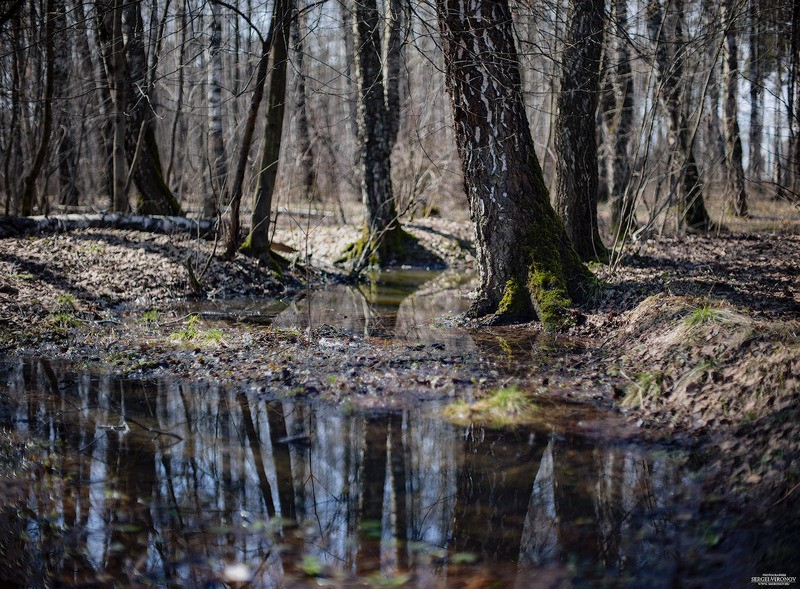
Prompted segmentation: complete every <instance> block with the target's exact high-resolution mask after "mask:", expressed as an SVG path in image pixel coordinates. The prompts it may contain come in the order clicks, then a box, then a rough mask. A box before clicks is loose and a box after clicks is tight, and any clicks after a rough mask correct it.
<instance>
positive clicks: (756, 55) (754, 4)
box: [748, 0, 766, 182]
mask: <svg viewBox="0 0 800 589" xmlns="http://www.w3.org/2000/svg"><path fill="white" fill-rule="evenodd" d="M760 12H761V11H760V4H759V0H750V39H749V40H750V62H749V64H750V65H749V73H748V77H749V78H750V105H751V108H750V136H749V143H750V149H749V152H748V153H749V156H750V158H749V163H748V168H749V172H750V179H751V181H753V182H760V181H761V180H762V176H763V174H764V154H763V152H762V149H763V148H762V137H763V133H764V115H763V113H762V110H763V108H764V80H765V78H766V76H765V74H764V68H765V64H764V55H763V51H762V44H763V42H764V41H763V40H762V35H763V29H764V25H763V23H762V22H761V13H760Z"/></svg>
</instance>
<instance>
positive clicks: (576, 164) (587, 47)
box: [555, 0, 608, 260]
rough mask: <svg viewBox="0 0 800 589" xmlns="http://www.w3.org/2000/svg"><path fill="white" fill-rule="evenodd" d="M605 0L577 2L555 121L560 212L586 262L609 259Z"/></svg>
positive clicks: (573, 5) (574, 0) (572, 6)
mask: <svg viewBox="0 0 800 589" xmlns="http://www.w3.org/2000/svg"><path fill="white" fill-rule="evenodd" d="M604 4H605V0H572V2H571V3H570V21H569V27H568V32H567V38H566V41H565V43H566V46H565V49H564V55H563V56H562V72H561V85H560V91H559V93H558V118H557V120H556V138H555V145H556V153H557V155H558V157H557V158H556V174H557V183H556V210H557V211H558V214H559V215H560V216H561V219H562V220H563V221H564V225H565V227H566V229H567V234H568V235H569V237H570V239H571V240H572V243H573V245H574V246H575V251H576V252H577V253H578V255H579V256H580V257H581V259H583V260H605V259H606V258H607V257H608V253H607V251H606V248H605V246H604V245H603V242H602V240H601V239H600V233H599V232H598V228H597V199H598V196H597V193H598V167H597V123H596V121H597V117H596V115H597V104H598V101H599V97H600V56H601V53H602V48H603V35H604V32H605V30H604V29H605V6H604Z"/></svg>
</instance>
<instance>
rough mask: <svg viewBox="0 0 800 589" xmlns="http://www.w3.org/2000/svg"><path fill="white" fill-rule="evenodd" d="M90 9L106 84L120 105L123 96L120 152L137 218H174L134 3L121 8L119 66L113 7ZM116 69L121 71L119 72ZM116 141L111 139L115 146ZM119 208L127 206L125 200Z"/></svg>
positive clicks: (102, 3) (101, 2) (99, 1)
mask: <svg viewBox="0 0 800 589" xmlns="http://www.w3.org/2000/svg"><path fill="white" fill-rule="evenodd" d="M95 10H96V13H97V18H98V39H99V42H100V48H101V55H102V56H103V60H104V62H105V64H106V66H105V67H106V75H107V78H108V81H109V83H110V84H112V85H113V86H112V91H113V93H114V95H115V96H116V97H117V100H120V101H121V98H122V97H123V96H124V105H125V122H126V125H125V138H124V148H125V156H126V159H127V163H128V165H129V166H131V167H132V177H133V181H134V183H135V184H136V188H137V189H138V191H139V200H138V207H137V208H138V209H139V212H140V213H143V214H155V215H158V214H163V215H170V214H179V213H180V205H179V204H178V201H177V200H176V198H175V196H174V195H173V194H172V192H171V191H170V189H169V187H168V186H167V185H166V182H165V181H164V176H163V173H162V170H161V159H160V156H159V153H158V145H157V143H156V136H155V125H154V115H153V106H152V104H151V102H150V89H151V86H152V83H151V80H149V79H148V75H147V69H148V68H147V56H146V54H145V46H144V27H143V23H142V15H141V6H140V0H135V1H133V2H126V3H124V4H123V5H122V25H121V31H120V32H121V35H122V37H121V38H122V43H123V51H124V60H122V61H123V63H121V64H120V63H118V62H119V59H118V56H115V52H114V47H115V46H116V45H115V43H116V42H117V41H116V39H118V37H116V36H115V33H116V31H115V30H114V16H113V15H114V12H115V9H114V3H113V2H109V1H108V0H96V2H95ZM115 57H117V59H115ZM120 65H122V67H123V69H124V72H119V68H120ZM119 79H124V81H125V84H124V89H122V88H120V87H119V84H116V83H115V80H119ZM123 91H124V94H123ZM119 111H120V107H119V106H118V105H115V112H116V113H119ZM117 116H119V115H118V114H117ZM115 134H116V131H115ZM117 139H118V137H115V142H116V140H117ZM140 143H141V145H140ZM115 167H116V166H115ZM115 182H116V180H115ZM115 192H116V190H115ZM124 204H125V206H127V202H126V203H124ZM122 205H123V202H122V197H120V196H118V195H115V208H116V207H119V206H122Z"/></svg>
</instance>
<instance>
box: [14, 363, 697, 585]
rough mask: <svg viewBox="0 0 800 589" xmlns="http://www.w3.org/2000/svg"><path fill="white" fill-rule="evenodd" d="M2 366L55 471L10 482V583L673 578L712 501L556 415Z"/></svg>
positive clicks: (633, 450) (662, 459)
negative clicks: (457, 417)
mask: <svg viewBox="0 0 800 589" xmlns="http://www.w3.org/2000/svg"><path fill="white" fill-rule="evenodd" d="M1 368H2V374H0V376H1V377H2V380H1V382H6V383H8V384H7V385H5V386H2V385H0V395H2V397H1V399H2V402H0V407H2V411H0V427H2V428H5V429H8V430H14V431H15V432H17V433H18V434H21V435H23V436H24V437H26V438H29V439H31V440H35V441H36V442H35V443H36V452H37V453H38V454H39V455H40V458H41V459H42V460H43V462H44V464H46V465H47V466H46V468H37V469H34V470H33V471H31V473H30V474H31V481H30V484H29V485H27V486H25V487H24V488H22V490H21V491H19V492H18V493H17V495H16V496H14V494H13V493H11V492H9V491H5V490H4V491H3V492H4V494H5V495H6V497H7V498H9V499H11V500H12V503H10V504H6V505H5V506H4V507H3V508H2V511H1V512H0V553H2V554H4V555H14V556H13V557H12V558H4V559H2V560H1V561H0V581H4V582H6V583H8V582H19V581H20V579H26V581H25V582H24V583H21V586H28V587H39V586H45V585H66V586H75V585H87V584H95V585H97V586H108V585H109V584H112V581H113V582H118V583H120V584H123V585H125V584H129V583H130V584H133V583H144V584H149V585H152V586H160V587H166V586H180V587H207V586H220V585H214V583H221V582H223V581H225V580H226V578H227V579H228V580H230V579H231V578H232V577H231V575H232V572H231V571H234V570H235V571H238V573H239V574H241V573H242V570H239V569H232V568H231V565H233V564H235V563H239V564H244V565H246V567H247V568H246V571H245V572H247V574H248V575H249V576H251V577H252V581H253V586H258V587H262V586H263V587H278V586H287V584H292V583H294V584H297V585H302V584H304V583H308V584H313V582H312V581H313V579H311V578H310V577H308V576H306V575H309V574H313V575H323V576H326V577H329V578H330V579H333V580H336V581H337V582H342V583H345V584H347V583H352V582H356V581H355V580H356V579H369V578H372V576H374V575H382V576H385V577H395V578H397V577H400V578H401V580H402V579H406V580H407V582H408V583H409V585H410V586H414V587H449V586H452V587H460V586H464V585H463V584H464V583H465V582H466V580H470V579H471V580H472V581H474V582H476V583H477V582H478V581H476V579H477V580H480V579H483V580H485V581H486V582H487V583H488V582H490V581H492V582H494V583H496V584H497V585H496V586H503V587H513V586H516V587H531V586H548V584H549V583H552V582H558V580H559V579H561V580H567V581H569V580H572V581H587V582H594V583H600V584H603V585H606V584H608V585H615V584H617V583H621V584H625V585H638V586H647V587H653V586H671V585H672V583H673V581H674V580H675V578H676V575H678V572H677V571H678V570H679V567H680V564H681V563H682V561H683V559H684V558H685V549H683V548H682V546H684V545H685V541H686V533H687V532H686V530H685V529H684V527H685V523H684V522H686V521H687V520H688V519H689V518H690V517H693V516H695V515H697V514H696V512H697V498H696V496H695V490H694V487H693V486H692V484H691V482H690V481H689V480H687V479H686V478H684V476H683V475H682V474H681V472H682V471H681V462H680V461H679V460H677V459H676V458H675V457H671V456H668V455H666V454H665V453H659V452H651V451H647V450H644V449H641V448H638V447H635V446H631V445H622V444H620V445H613V444H611V445H603V444H599V443H596V442H593V441H589V440H586V439H582V438H580V437H576V436H575V435H574V434H572V433H570V432H569V431H560V429H559V428H557V427H556V428H553V429H550V430H537V431H534V430H517V431H514V432H507V431H499V430H491V429H486V428H483V427H478V426H472V427H469V428H463V427H458V426H453V425H450V424H448V423H445V422H442V421H440V420H439V419H437V417H436V414H437V406H436V405H435V404H431V403H429V404H426V405H425V406H423V407H421V408H419V409H415V410H409V411H405V412H396V413H377V414H369V415H361V414H356V415H348V414H344V413H342V412H341V411H340V410H339V409H337V408H336V407H332V406H326V405H313V404H307V403H305V402H295V401H276V400H270V399H264V398H258V397H256V396H253V395H249V394H244V393H242V392H240V391H235V390H230V389H227V388H223V387H219V386H215V385H208V384H204V385H195V384H191V383H185V382H179V381H168V380H162V381H142V380H125V379H114V378H103V377H97V376H89V375H85V374H79V373H73V372H69V371H65V370H61V369H59V368H58V367H55V366H53V365H50V364H48V363H47V362H44V361H39V362H23V361H18V362H6V363H4V364H2V365H1ZM0 482H1V481H0ZM0 486H1V485H0ZM23 547H24V550H23V549H22V548H23ZM226 575H227V577H226ZM403 575H406V576H405V577H404V576H403ZM472 581H471V582H472ZM0 584H1V583H0Z"/></svg>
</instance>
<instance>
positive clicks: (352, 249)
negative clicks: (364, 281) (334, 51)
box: [346, 0, 413, 272]
mask: <svg viewBox="0 0 800 589" xmlns="http://www.w3.org/2000/svg"><path fill="white" fill-rule="evenodd" d="M386 10H387V14H386V20H385V31H384V38H385V42H386V47H385V50H383V51H382V47H381V30H380V26H381V20H382V19H381V15H380V12H379V11H378V6H377V3H376V1H375V0H356V4H355V12H354V13H353V19H354V21H353V41H354V45H355V55H354V57H355V77H356V84H357V93H356V98H357V100H356V102H357V121H358V137H357V138H358V143H359V145H358V148H359V150H360V157H359V165H360V168H361V169H360V173H361V198H362V201H363V203H364V208H365V212H366V231H365V234H364V236H363V237H362V238H361V240H359V241H358V242H356V243H355V244H352V245H350V246H349V247H348V250H347V252H346V257H352V258H353V260H354V263H353V271H354V272H358V271H360V270H361V269H362V268H363V266H364V265H366V264H367V263H368V261H372V262H378V263H385V262H387V261H389V260H391V261H393V262H401V261H402V259H403V258H404V254H405V253H406V247H407V245H406V242H409V243H410V242H412V241H413V238H412V237H411V236H410V235H409V234H407V233H406V232H405V231H403V230H402V228H401V227H400V224H399V222H398V214H397V209H396V207H395V202H394V194H393V191H392V164H391V156H392V148H393V147H394V143H395V140H396V139H397V128H398V120H399V109H400V99H399V86H398V85H399V76H400V61H401V55H400V26H401V20H400V19H401V14H402V13H401V10H400V2H399V1H398V0H390V1H389V2H387V3H386ZM382 54H383V56H382ZM382 57H383V59H382ZM382 61H383V62H384V63H382Z"/></svg>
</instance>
